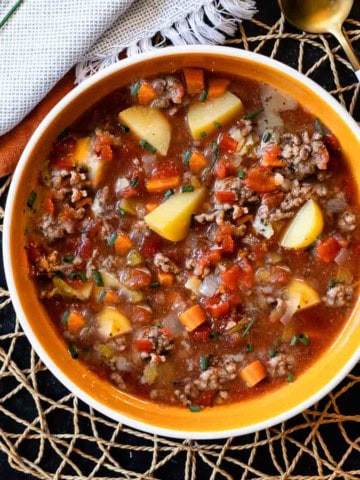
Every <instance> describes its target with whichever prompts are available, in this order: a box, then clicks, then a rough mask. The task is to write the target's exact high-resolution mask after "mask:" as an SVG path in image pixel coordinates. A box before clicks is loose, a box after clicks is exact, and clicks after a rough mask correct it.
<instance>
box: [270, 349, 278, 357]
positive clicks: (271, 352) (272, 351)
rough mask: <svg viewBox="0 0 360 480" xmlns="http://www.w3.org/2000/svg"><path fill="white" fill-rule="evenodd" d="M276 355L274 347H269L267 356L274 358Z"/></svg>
mask: <svg viewBox="0 0 360 480" xmlns="http://www.w3.org/2000/svg"><path fill="white" fill-rule="evenodd" d="M276 355H277V351H276V350H275V348H270V350H269V357H270V358H274V357H276Z"/></svg>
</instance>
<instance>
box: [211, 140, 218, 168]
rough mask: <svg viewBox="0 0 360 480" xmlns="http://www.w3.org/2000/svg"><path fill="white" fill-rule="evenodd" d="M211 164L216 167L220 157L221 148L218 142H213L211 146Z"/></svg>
mask: <svg viewBox="0 0 360 480" xmlns="http://www.w3.org/2000/svg"><path fill="white" fill-rule="evenodd" d="M211 152H212V154H211V164H212V165H214V163H215V162H216V161H217V160H218V158H219V156H220V148H219V145H218V144H217V142H215V141H214V142H212V144H211Z"/></svg>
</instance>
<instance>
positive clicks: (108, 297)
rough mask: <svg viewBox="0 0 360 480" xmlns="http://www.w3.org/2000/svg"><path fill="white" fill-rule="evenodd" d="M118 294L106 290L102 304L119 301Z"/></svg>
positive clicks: (113, 303)
mask: <svg viewBox="0 0 360 480" xmlns="http://www.w3.org/2000/svg"><path fill="white" fill-rule="evenodd" d="M119 300H120V298H119V295H118V294H117V293H115V292H112V291H111V290H109V291H108V292H106V294H105V296H104V299H103V304H104V305H115V304H116V303H119Z"/></svg>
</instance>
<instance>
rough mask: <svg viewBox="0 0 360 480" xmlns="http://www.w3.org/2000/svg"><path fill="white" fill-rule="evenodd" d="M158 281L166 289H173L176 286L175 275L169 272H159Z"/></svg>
mask: <svg viewBox="0 0 360 480" xmlns="http://www.w3.org/2000/svg"><path fill="white" fill-rule="evenodd" d="M158 279H159V283H160V285H163V286H164V287H171V286H172V285H173V284H174V280H175V275H174V274H173V273H168V272H159V273H158Z"/></svg>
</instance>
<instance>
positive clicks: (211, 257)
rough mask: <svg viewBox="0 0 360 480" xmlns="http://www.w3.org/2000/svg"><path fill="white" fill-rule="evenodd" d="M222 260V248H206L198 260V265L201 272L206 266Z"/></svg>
mask: <svg viewBox="0 0 360 480" xmlns="http://www.w3.org/2000/svg"><path fill="white" fill-rule="evenodd" d="M220 260H221V249H220V248H216V249H213V250H210V249H209V250H206V251H205V252H204V253H203V254H202V255H201V256H200V257H199V258H198V260H197V266H198V270H199V274H201V273H202V272H203V271H204V268H205V267H208V266H209V265H211V264H212V263H216V262H219V261H220Z"/></svg>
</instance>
